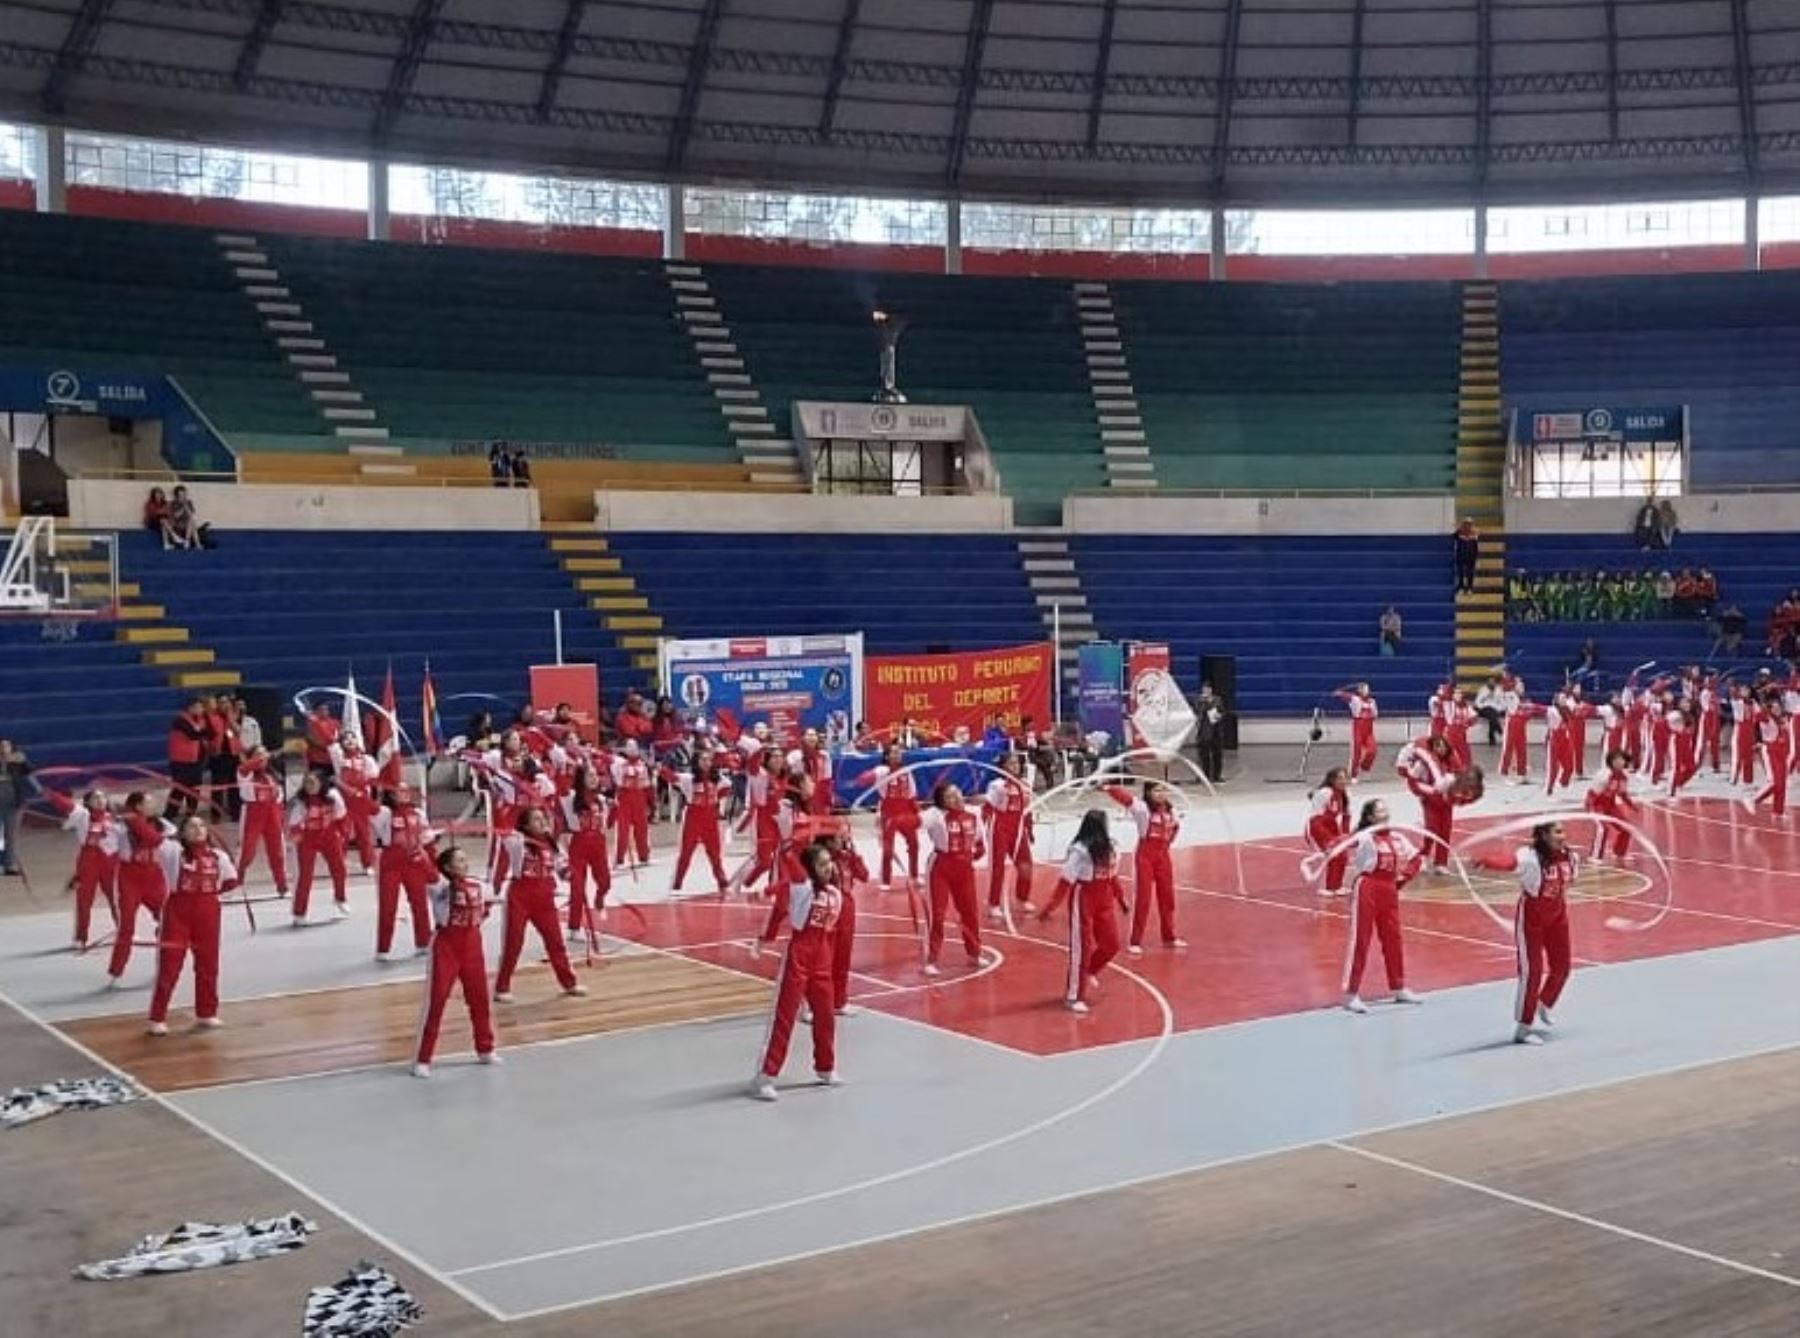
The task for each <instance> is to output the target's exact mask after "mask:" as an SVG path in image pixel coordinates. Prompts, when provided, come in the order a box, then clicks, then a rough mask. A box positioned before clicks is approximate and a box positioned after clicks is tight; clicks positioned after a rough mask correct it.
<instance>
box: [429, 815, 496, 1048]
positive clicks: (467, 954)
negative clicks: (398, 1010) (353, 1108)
mask: <svg viewBox="0 0 1800 1338" xmlns="http://www.w3.org/2000/svg"><path fill="white" fill-rule="evenodd" d="M437 872H438V877H437V880H436V881H434V882H433V883H432V884H431V909H432V921H433V923H434V924H435V925H436V932H435V933H434V934H433V935H432V936H431V961H430V964H429V965H428V966H427V967H426V970H425V1012H424V1015H423V1017H422V1018H421V1019H420V1022H419V1043H418V1046H417V1047H416V1048H415V1049H414V1051H413V1068H412V1072H413V1077H415V1078H429V1077H430V1076H431V1058H432V1055H433V1054H435V1053H436V1051H437V1039H438V1029H439V1028H440V1027H441V1026H442V1025H443V1021H444V1006H445V1005H446V1004H448V1003H449V1002H450V991H451V990H453V989H455V988H456V986H457V984H458V983H459V982H460V983H461V985H462V992H463V1003H464V1004H466V1005H467V1006H468V1009H469V1026H470V1028H471V1030H473V1031H474V1033H475V1058H477V1059H478V1060H480V1061H481V1062H482V1063H483V1064H498V1063H499V1062H500V1056H499V1055H498V1054H497V1053H495V1049H494V1023H493V1015H492V1010H491V1009H490V1007H489V1001H488V983H487V958H486V955H485V953H484V952H483V950H482V945H481V923H482V921H483V920H485V919H487V911H488V895H487V889H486V888H484V887H483V886H482V885H481V883H480V882H479V881H477V880H476V879H475V878H473V877H471V876H470V872H469V857H468V855H467V853H466V852H464V851H462V850H460V849H457V848H455V847H452V848H450V849H449V850H445V851H442V852H440V853H439V855H438V857H437Z"/></svg>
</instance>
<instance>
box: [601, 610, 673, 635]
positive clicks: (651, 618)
mask: <svg viewBox="0 0 1800 1338" xmlns="http://www.w3.org/2000/svg"><path fill="white" fill-rule="evenodd" d="M600 621H601V622H602V623H603V624H605V626H606V630H607V631H609V632H660V631H662V625H663V620H662V618H661V617H660V616H659V615H657V614H654V613H614V614H609V615H608V616H607V617H605V618H602V619H601V620H600Z"/></svg>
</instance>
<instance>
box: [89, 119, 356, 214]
mask: <svg viewBox="0 0 1800 1338" xmlns="http://www.w3.org/2000/svg"><path fill="white" fill-rule="evenodd" d="M67 151H68V166H69V183H70V184H71V185H76V186H103V187H106V188H108V189H111V190H129V191H144V192H149V193H153V194H159V195H194V196H208V197H212V198H218V199H228V200H250V201H254V202H256V203H260V204H286V205H303V206H312V207H315V208H326V209H366V208H368V204H369V180H368V168H367V166H366V165H365V164H364V163H361V162H358V161H356V160H354V159H343V158H311V157H304V156H301V155H298V154H287V153H271V152H266V151H264V150H261V149H237V148H230V147H227V146H223V145H217V144H205V145H193V144H171V143H168V142H165V141H158V140H141V139H125V138H122V137H119V136H114V135H90V134H83V133H79V132H70V134H69V136H68V139H67Z"/></svg>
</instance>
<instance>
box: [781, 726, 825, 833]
mask: <svg viewBox="0 0 1800 1338" xmlns="http://www.w3.org/2000/svg"><path fill="white" fill-rule="evenodd" d="M787 763H788V770H789V771H798V772H803V773H805V775H806V776H807V777H808V778H809V779H810V780H811V781H812V811H813V813H814V814H816V815H817V816H819V817H825V816H827V815H829V814H830V812H831V807H832V776H831V754H830V752H828V751H827V750H826V748H825V745H824V743H823V742H821V740H820V738H819V731H818V730H816V729H810V728H809V729H807V730H806V731H805V732H804V733H803V734H801V736H800V746H799V747H798V748H796V749H794V750H793V751H792V752H790V753H789V754H788V755H787Z"/></svg>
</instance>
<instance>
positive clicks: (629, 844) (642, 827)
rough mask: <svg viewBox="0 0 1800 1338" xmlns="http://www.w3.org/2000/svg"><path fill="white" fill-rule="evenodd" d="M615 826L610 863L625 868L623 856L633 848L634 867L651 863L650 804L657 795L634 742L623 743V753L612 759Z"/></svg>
mask: <svg viewBox="0 0 1800 1338" xmlns="http://www.w3.org/2000/svg"><path fill="white" fill-rule="evenodd" d="M612 781H613V802H614V804H615V805H616V810H615V815H614V822H615V823H616V824H617V826H618V829H619V841H618V848H617V849H616V850H615V851H614V852H613V863H614V864H616V865H618V866H619V867H620V868H624V867H625V857H626V854H627V853H628V852H629V851H630V850H631V849H632V848H633V847H635V848H636V852H637V863H639V864H648V863H649V862H650V802H651V800H652V799H653V798H654V797H655V794H656V777H655V776H654V775H652V774H651V771H650V764H649V763H648V762H646V761H645V760H644V759H643V758H642V757H641V756H640V755H639V753H638V742H637V740H636V739H627V740H625V750H624V752H623V753H621V754H620V755H619V756H618V757H615V758H614V759H613V764H612Z"/></svg>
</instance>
